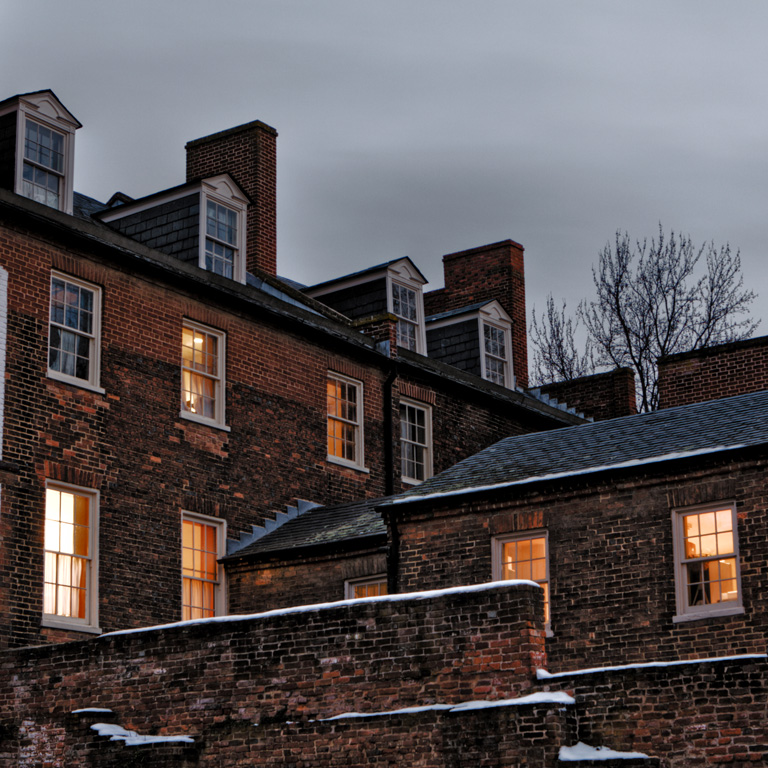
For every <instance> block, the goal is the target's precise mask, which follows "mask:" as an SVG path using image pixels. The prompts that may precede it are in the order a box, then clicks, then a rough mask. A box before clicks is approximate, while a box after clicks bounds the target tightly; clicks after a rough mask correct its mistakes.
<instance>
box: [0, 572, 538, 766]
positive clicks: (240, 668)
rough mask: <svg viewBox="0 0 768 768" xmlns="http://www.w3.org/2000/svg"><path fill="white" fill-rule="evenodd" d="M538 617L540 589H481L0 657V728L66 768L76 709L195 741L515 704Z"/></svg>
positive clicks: (526, 681) (529, 667)
mask: <svg viewBox="0 0 768 768" xmlns="http://www.w3.org/2000/svg"><path fill="white" fill-rule="evenodd" d="M542 619H543V612H542V601H541V591H540V590H539V589H537V588H536V587H534V586H532V585H526V584H518V585H515V584H512V585H504V586H498V585H492V586H488V587H487V588H484V589H481V590H476V591H466V590H451V591H447V592H445V593H442V594H437V595H429V594H425V595H414V596H400V597H399V598H397V599H387V600H381V601H356V602H354V603H352V604H341V605H338V606H333V605H330V606H325V607H320V608H318V609H307V608H305V609H301V610H296V611H287V612H282V613H278V614H272V615H270V614H266V615H261V616H255V617H242V618H240V617H231V618H230V619H228V620H225V621H218V622H207V623H198V624H188V625H181V626H170V627H166V628H157V629H151V630H146V631H139V632H134V633H124V634H115V635H104V636H102V637H99V638H94V639H93V640H90V641H79V642H73V643H65V644H62V645H49V646H42V647H30V648H23V649H15V650H11V651H5V652H3V653H2V654H0V731H1V732H2V733H3V734H4V735H5V737H6V739H7V740H8V741H11V742H14V741H15V742H16V743H18V744H19V745H21V744H24V743H27V744H35V745H36V746H35V749H34V751H35V753H36V754H37V755H38V759H40V755H42V754H43V753H45V752H46V751H50V753H51V755H50V757H49V764H50V765H51V766H52V768H55V767H57V766H59V765H65V764H73V763H72V762H71V761H70V762H69V763H66V762H64V761H63V760H64V757H65V756H66V755H65V754H64V753H62V754H61V755H60V757H56V754H57V753H56V750H57V749H59V746H57V745H61V744H64V745H65V746H66V743H67V739H68V736H67V733H66V732H67V723H68V722H69V720H68V719H69V718H71V714H72V713H73V712H74V711H75V710H78V709H82V708H107V709H110V710H112V711H113V712H114V713H115V722H116V723H117V724H119V725H120V726H122V727H124V728H128V729H130V730H134V731H136V732H138V733H142V734H157V733H160V734H175V735H178V734H190V735H193V736H196V737H197V738H198V739H199V738H200V737H201V735H204V734H205V733H206V731H208V729H211V728H213V727H214V726H216V725H218V724H222V723H226V722H230V721H236V722H245V723H247V724H248V725H249V726H250V725H251V724H252V723H264V724H268V723H270V722H281V723H285V722H286V721H297V720H312V719H315V718H318V717H331V716H334V715H337V714H341V713H342V712H345V711H356V712H376V711H380V710H387V709H397V708H402V707H408V706H412V705H424V704H433V703H436V702H437V703H446V704H455V703H460V702H462V701H466V700H473V699H488V700H495V699H505V698H512V697H514V696H517V695H519V694H521V693H522V692H525V691H526V690H528V689H530V687H531V685H532V684H533V681H534V675H535V669H536V668H537V667H540V666H543V665H545V664H546V655H545V652H544V631H543V624H542ZM251 727H252V726H251ZM19 748H20V749H21V746H20V747H19ZM59 759H61V760H62V762H58V760H59ZM19 764H23V763H19ZM35 764H36V763H35ZM76 764H79V763H76Z"/></svg>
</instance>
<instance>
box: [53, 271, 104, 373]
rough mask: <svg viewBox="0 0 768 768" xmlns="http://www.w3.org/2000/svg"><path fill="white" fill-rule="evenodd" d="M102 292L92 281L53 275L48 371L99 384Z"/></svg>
mask: <svg viewBox="0 0 768 768" xmlns="http://www.w3.org/2000/svg"><path fill="white" fill-rule="evenodd" d="M100 304H101V292H100V290H99V289H98V288H97V287H96V286H94V285H90V284H89V283H84V282H82V281H81V280H77V279H76V278H73V277H69V276H67V275H62V274H58V273H53V274H52V275H51V304H50V312H49V327H48V375H49V376H51V377H52V378H55V379H61V380H63V381H67V382H69V383H72V384H79V385H83V384H85V385H90V386H92V387H98V383H99V354H100V349H99V333H100V319H101V308H100Z"/></svg>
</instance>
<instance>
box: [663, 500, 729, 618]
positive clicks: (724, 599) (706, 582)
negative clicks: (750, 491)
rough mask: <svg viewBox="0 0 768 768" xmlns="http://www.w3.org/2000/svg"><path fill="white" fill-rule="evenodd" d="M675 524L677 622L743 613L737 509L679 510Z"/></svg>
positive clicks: (715, 507) (675, 517)
mask: <svg viewBox="0 0 768 768" xmlns="http://www.w3.org/2000/svg"><path fill="white" fill-rule="evenodd" d="M673 525H674V533H675V560H676V569H677V574H676V592H677V616H676V617H675V618H676V620H678V621H682V620H685V619H691V618H705V617H706V616H717V615H728V614H732V613H740V612H741V611H742V610H743V609H742V600H741V574H740V570H739V550H738V535H737V528H736V508H735V506H734V505H730V504H729V505H722V506H720V505H718V506H713V507H709V508H700V509H695V510H682V511H676V512H675V513H674V516H673Z"/></svg>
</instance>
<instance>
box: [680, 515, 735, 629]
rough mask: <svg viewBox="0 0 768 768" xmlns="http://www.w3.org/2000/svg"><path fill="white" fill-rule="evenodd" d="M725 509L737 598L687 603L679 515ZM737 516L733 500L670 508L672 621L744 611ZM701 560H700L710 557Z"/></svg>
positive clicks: (682, 540) (682, 538)
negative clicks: (673, 602)
mask: <svg viewBox="0 0 768 768" xmlns="http://www.w3.org/2000/svg"><path fill="white" fill-rule="evenodd" d="M726 509H727V510H729V511H730V513H731V524H732V528H733V555H732V556H733V558H734V559H735V560H736V589H737V590H738V599H737V600H729V601H727V602H722V603H711V604H710V605H708V606H701V605H696V606H689V605H688V596H687V594H686V581H687V580H686V568H685V562H684V560H686V557H685V550H684V541H685V533H684V530H683V518H684V517H685V516H686V515H691V514H701V513H703V512H717V511H720V510H726ZM738 523H739V518H738V515H737V514H736V502H735V501H724V502H719V503H718V502H712V503H708V504H697V505H695V506H691V507H680V508H676V509H673V510H672V544H673V552H674V558H675V563H674V568H675V605H676V614H675V616H674V617H673V618H672V622H673V623H674V624H679V623H681V622H686V621H698V620H701V619H710V618H717V617H722V616H734V615H737V614H740V613H744V597H743V595H744V593H743V591H742V586H741V558H740V555H739V531H738ZM694 559H701V560H702V562H704V561H705V560H708V559H710V558H706V557H704V558H694Z"/></svg>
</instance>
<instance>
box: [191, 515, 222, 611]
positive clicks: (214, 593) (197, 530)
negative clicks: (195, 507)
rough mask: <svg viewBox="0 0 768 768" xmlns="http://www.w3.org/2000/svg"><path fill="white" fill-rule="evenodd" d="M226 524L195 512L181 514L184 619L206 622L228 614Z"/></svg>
mask: <svg viewBox="0 0 768 768" xmlns="http://www.w3.org/2000/svg"><path fill="white" fill-rule="evenodd" d="M226 532H227V529H226V522H225V521H224V520H221V519H219V518H216V517H208V516H207V515H198V514H195V513H193V512H182V514H181V617H182V620H183V621H187V620H189V619H206V618H212V617H213V616H222V615H224V614H225V613H226V595H225V585H224V569H223V568H222V567H221V565H220V564H219V562H218V560H219V558H221V557H223V556H224V554H225V541H226Z"/></svg>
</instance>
